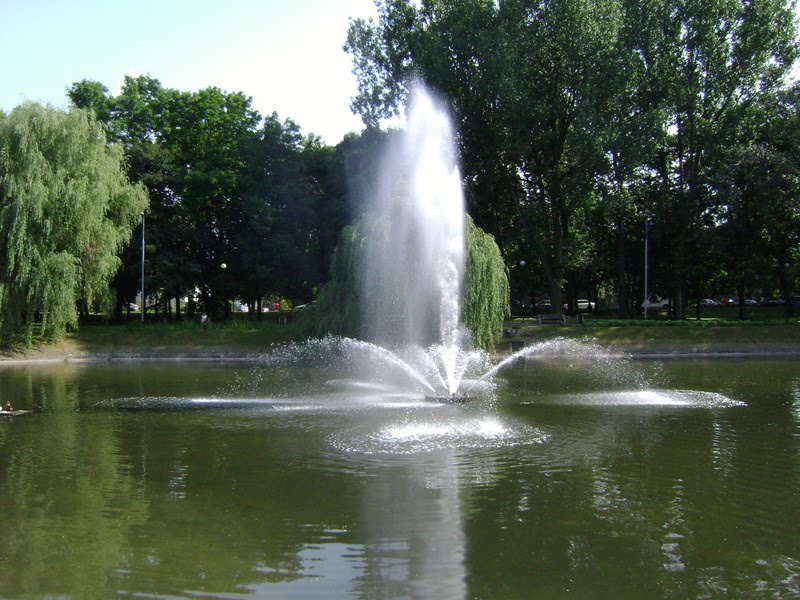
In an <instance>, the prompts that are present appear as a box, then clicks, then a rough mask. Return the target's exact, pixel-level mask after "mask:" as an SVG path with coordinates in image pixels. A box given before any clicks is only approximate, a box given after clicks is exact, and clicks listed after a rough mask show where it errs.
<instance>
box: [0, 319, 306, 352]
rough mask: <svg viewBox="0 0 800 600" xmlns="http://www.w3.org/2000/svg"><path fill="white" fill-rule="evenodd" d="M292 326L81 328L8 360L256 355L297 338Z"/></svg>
mask: <svg viewBox="0 0 800 600" xmlns="http://www.w3.org/2000/svg"><path fill="white" fill-rule="evenodd" d="M298 330H299V328H298V327H297V324H295V323H291V322H290V323H287V324H284V325H280V324H278V323H275V322H258V321H249V320H233V321H226V322H224V323H202V324H201V323H197V322H194V321H185V322H181V323H168V324H160V323H146V324H144V325H143V324H141V323H138V322H132V323H128V324H120V325H86V324H84V325H82V326H81V327H80V328H79V329H78V330H77V331H75V332H72V333H68V334H67V335H66V337H65V338H64V339H63V340H60V341H58V342H52V343H44V342H42V343H38V344H35V345H34V347H33V348H31V349H27V350H21V349H19V348H15V349H10V350H8V351H7V352H6V353H5V356H6V358H20V357H22V358H54V357H59V356H64V357H67V356H73V357H79V356H86V355H92V354H118V355H123V354H148V355H175V354H202V353H219V352H225V353H259V352H268V351H269V350H270V349H271V348H272V347H274V346H276V345H280V344H286V343H288V342H291V341H293V340H295V339H297V338H298V337H299V333H298Z"/></svg>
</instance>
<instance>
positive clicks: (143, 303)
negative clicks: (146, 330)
mask: <svg viewBox="0 0 800 600" xmlns="http://www.w3.org/2000/svg"><path fill="white" fill-rule="evenodd" d="M140 308H141V311H142V324H144V309H145V300H144V213H142V306H141V307H140Z"/></svg>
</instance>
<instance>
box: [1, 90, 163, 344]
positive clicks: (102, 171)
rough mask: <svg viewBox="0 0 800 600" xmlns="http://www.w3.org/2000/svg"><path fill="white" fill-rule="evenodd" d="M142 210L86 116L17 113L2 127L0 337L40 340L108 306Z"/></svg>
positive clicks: (31, 108) (26, 109)
mask: <svg viewBox="0 0 800 600" xmlns="http://www.w3.org/2000/svg"><path fill="white" fill-rule="evenodd" d="M146 206H147V194H146V192H145V191H144V189H143V188H142V187H141V186H132V185H131V184H130V183H129V182H128V179H127V177H126V175H125V172H124V169H123V155H122V149H121V148H119V147H117V146H111V147H109V146H107V145H106V142H105V135H104V131H103V127H102V126H101V125H100V124H99V123H97V122H96V121H95V120H94V118H93V117H92V116H91V115H90V114H89V113H88V112H85V111H82V110H78V109H74V110H71V111H69V112H64V111H61V110H57V109H54V108H50V107H45V106H41V105H38V104H34V103H27V104H23V105H21V106H19V107H17V108H16V109H14V110H13V111H12V112H11V113H10V114H9V115H8V116H7V117H4V118H2V119H0V240H2V241H0V284H2V287H1V288H0V337H2V339H3V340H5V341H8V340H9V339H11V338H14V337H16V336H19V335H22V336H23V337H25V338H28V339H30V336H31V332H32V327H33V323H34V321H35V320H36V319H37V318H40V319H41V322H42V334H43V336H44V337H45V338H49V339H56V338H59V337H60V336H62V335H63V334H64V332H65V330H66V328H67V327H69V326H74V325H75V324H76V323H77V312H76V311H77V308H76V306H77V302H78V301H81V302H82V303H84V304H87V305H88V304H92V303H94V302H95V301H96V300H98V299H100V298H102V297H104V291H105V289H106V287H107V284H108V281H109V279H110V278H111V277H112V276H113V275H114V273H115V271H116V270H117V268H118V267H119V264H120V261H119V258H118V256H117V254H118V253H119V252H120V250H121V249H122V247H123V246H124V244H125V243H127V241H128V240H129V239H130V236H131V232H132V228H133V227H134V226H135V225H136V223H137V222H138V221H139V220H140V218H141V217H140V215H141V212H142V211H143V210H144V209H145V208H146Z"/></svg>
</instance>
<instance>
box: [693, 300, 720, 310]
mask: <svg viewBox="0 0 800 600" xmlns="http://www.w3.org/2000/svg"><path fill="white" fill-rule="evenodd" d="M697 305H698V306H699V307H700V308H709V307H712V306H719V302H717V301H716V300H712V299H711V298H703V299H702V300H698V302H697Z"/></svg>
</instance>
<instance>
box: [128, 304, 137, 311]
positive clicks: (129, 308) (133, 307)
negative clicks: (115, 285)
mask: <svg viewBox="0 0 800 600" xmlns="http://www.w3.org/2000/svg"><path fill="white" fill-rule="evenodd" d="M128 310H133V311H136V310H139V305H138V304H136V303H134V302H128Z"/></svg>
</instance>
